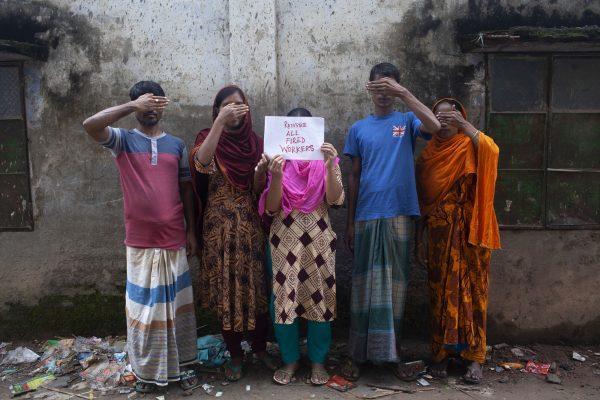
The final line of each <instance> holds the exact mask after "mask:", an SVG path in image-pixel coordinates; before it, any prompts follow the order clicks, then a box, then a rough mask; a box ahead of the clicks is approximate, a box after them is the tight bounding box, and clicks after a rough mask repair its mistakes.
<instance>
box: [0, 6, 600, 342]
mask: <svg viewBox="0 0 600 400" xmlns="http://www.w3.org/2000/svg"><path fill="white" fill-rule="evenodd" d="M520 3H521V2H516V1H492V0H490V1H477V0H470V1H466V0H448V1H436V2H433V1H410V0H381V1H378V2H373V1H367V0H354V1H328V0H326V1H323V0H304V1H283V0H272V1H268V0H261V1H256V2H242V1H239V0H230V1H229V2H227V1H218V0H214V1H192V0H180V1H170V2H164V1H159V0H139V1H138V0H135V1H131V2H129V1H119V0H95V1H90V0H86V1H83V0H52V1H45V2H34V1H29V0H25V1H15V0H0V5H1V6H2V7H0V25H1V24H2V23H3V21H4V22H6V21H8V20H11V19H13V20H14V19H15V18H20V19H22V21H23V23H24V24H29V25H27V26H31V27H32V29H34V28H35V29H37V30H42V31H46V30H47V32H48V33H47V36H49V37H50V38H55V39H56V40H55V42H53V44H54V46H53V47H52V48H51V49H50V53H49V58H48V60H47V61H44V62H42V61H28V62H26V63H25V73H26V95H27V114H28V115H27V117H28V136H29V153H30V167H31V187H32V196H33V202H34V220H35V229H34V231H33V232H1V233H0V255H1V257H0V282H1V283H0V287H1V288H2V290H0V337H3V336H5V335H20V334H23V333H25V334H27V335H30V336H37V337H42V336H48V335H52V334H58V333H62V334H68V333H79V334H98V335H100V334H107V333H117V332H122V331H123V329H124V318H123V313H122V311H123V310H122V307H123V292H124V281H125V268H124V261H125V260H124V249H123V245H122V238H123V223H122V195H121V192H120V187H119V183H118V177H117V171H116V168H115V166H114V164H113V161H112V160H111V158H110V156H109V155H108V154H107V153H106V152H105V151H103V150H102V149H100V148H99V146H97V145H95V144H93V143H92V142H91V141H90V140H89V139H88V138H87V137H86V135H85V134H84V133H83V131H82V129H81V121H83V119H84V118H85V117H86V116H88V115H90V114H92V113H93V112H95V111H97V110H99V109H101V108H103V107H107V106H109V105H112V104H116V103H119V102H123V101H125V100H126V96H127V91H128V88H129V87H130V86H131V85H132V84H133V83H134V82H136V81H137V80H141V79H153V80H156V81H158V82H160V83H161V84H162V85H163V87H164V88H165V90H166V92H167V95H168V96H169V97H170V98H172V99H173V103H172V104H171V105H170V106H169V110H168V111H167V112H166V113H165V119H164V125H165V127H166V129H167V130H169V131H171V132H172V133H174V134H176V135H178V136H180V137H182V138H183V139H184V140H185V141H186V142H187V143H188V145H191V143H192V142H193V140H194V137H195V133H196V132H197V131H198V130H200V129H201V128H204V127H207V126H209V123H210V105H211V103H212V97H213V95H214V93H215V92H216V90H217V89H218V88H219V87H220V86H222V85H224V84H226V83H228V82H235V83H238V84H239V85H241V86H242V87H244V88H245V89H246V90H247V92H248V94H249V97H250V100H251V103H252V104H251V106H252V109H253V112H254V120H255V121H256V130H257V132H261V131H262V124H263V122H262V120H263V116H264V115H272V114H281V113H284V112H286V111H287V110H289V109H290V108H292V107H295V106H305V107H307V108H309V109H311V110H312V111H313V113H314V114H315V115H321V116H324V117H325V118H326V124H327V131H328V133H327V136H328V137H327V139H328V140H329V141H331V142H332V143H334V144H335V145H336V147H337V148H338V150H340V151H341V148H342V145H343V141H344V136H345V132H346V130H347V129H348V127H349V126H350V124H351V123H352V122H353V121H355V120H356V119H359V118H362V117H363V116H365V115H366V114H367V113H368V112H369V110H370V101H369V98H368V96H367V94H366V92H365V91H364V89H363V87H364V83H365V82H366V80H367V77H368V71H369V68H370V66H372V65H373V64H375V63H377V62H381V61H391V62H394V63H396V64H397V65H398V66H399V67H400V68H401V73H402V82H403V84H405V85H406V86H407V87H408V88H409V89H410V90H412V91H413V92H414V93H415V94H416V95H417V97H419V98H421V99H422V100H423V101H424V102H426V103H428V104H430V103H432V101H433V100H434V98H435V97H437V96H446V95H454V96H458V97H460V98H461V99H463V100H464V102H465V104H468V108H469V111H470V113H471V115H472V119H473V120H474V121H475V122H476V123H477V124H478V125H479V126H482V127H483V125H482V123H481V121H483V120H484V119H483V115H484V112H485V111H484V104H485V101H484V100H485V87H484V65H483V58H482V57H481V56H479V55H474V54H463V53H461V51H460V50H459V48H458V44H457V41H456V35H457V34H458V33H461V32H466V31H468V30H469V29H492V28H505V27H509V26H514V25H535V26H556V25H568V26H578V25H582V24H590V21H592V22H593V21H599V22H598V24H600V20H599V18H598V14H599V13H600V5H598V4H597V3H596V4H593V2H589V1H585V0H573V1H562V0H561V1H554V2H546V1H541V0H540V1H529V2H527V5H521V4H520ZM547 3H548V4H547ZM549 3H552V4H549ZM132 123H133V122H132V120H131V119H130V118H129V119H127V120H124V121H123V126H131V124H132ZM345 212H346V211H345V209H342V210H338V211H336V212H335V213H334V215H333V219H334V225H335V228H336V230H337V232H338V233H339V234H340V236H342V234H343V224H344V219H345ZM598 236H599V234H598V232H594V231H521V232H515V231H503V232H502V239H503V245H504V249H503V250H501V251H498V252H497V253H496V254H495V255H494V259H493V265H492V276H491V281H492V286H491V292H490V313H489V319H490V324H489V327H490V332H491V335H492V338H493V339H494V340H495V339H498V340H500V339H507V340H508V339H511V340H512V339H514V340H517V339H518V340H536V341H541V342H543V341H547V342H550V341H557V340H562V339H565V340H569V341H598V338H600V309H599V308H598V306H597V304H598V303H599V302H600V294H599V293H598V291H595V290H593V289H594V288H597V287H599V285H600V275H599V274H598V273H597V269H598V267H599V266H600V245H599V240H598V238H599V237H598ZM350 262H351V258H350V256H349V254H348V253H347V252H345V250H343V249H340V251H339V254H338V270H337V272H338V278H339V306H340V320H339V322H338V323H337V328H338V331H339V332H340V333H342V334H343V333H344V332H345V331H346V326H347V311H348V310H347V307H346V305H347V304H348V301H347V299H348V295H349V275H350ZM412 276H413V283H412V285H411V288H410V293H409V299H408V307H407V330H406V332H407V333H408V334H411V335H420V334H423V333H425V332H427V326H428V321H427V315H426V313H424V312H423V310H426V309H427V302H428V294H427V291H426V285H425V284H426V282H425V274H424V271H422V270H420V269H418V268H417V267H415V268H414V269H413V273H412Z"/></svg>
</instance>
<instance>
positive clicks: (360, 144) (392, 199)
mask: <svg viewBox="0 0 600 400" xmlns="http://www.w3.org/2000/svg"><path fill="white" fill-rule="evenodd" d="M420 126H421V121H419V119H418V118H417V117H416V116H415V114H414V113H412V112H408V113H401V112H398V111H394V112H392V113H390V114H388V115H385V116H381V117H379V116H375V115H369V116H368V117H367V118H365V119H361V120H360V121H357V122H356V123H354V125H352V127H351V128H350V131H349V132H348V137H347V138H346V145H345V146H344V154H346V155H348V156H350V157H360V158H361V164H362V171H361V174H360V186H359V189H358V200H357V204H356V215H355V219H356V221H366V220H371V219H378V218H391V217H396V216H399V215H417V216H418V215H420V214H419V200H418V198H417V186H416V182H415V164H414V150H415V141H416V138H417V136H421V137H423V138H424V139H426V140H429V139H431V135H429V134H427V133H422V132H421V130H420Z"/></svg>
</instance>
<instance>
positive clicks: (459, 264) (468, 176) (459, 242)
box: [416, 132, 500, 363]
mask: <svg viewBox="0 0 600 400" xmlns="http://www.w3.org/2000/svg"><path fill="white" fill-rule="evenodd" d="M497 165H498V146H496V144H495V143H494V141H493V140H492V139H491V138H490V137H488V136H486V135H485V134H483V133H481V132H480V133H479V143H478V146H477V148H475V146H474V145H473V143H472V141H471V139H470V138H469V137H467V136H466V135H464V134H462V133H459V134H457V135H454V136H453V137H451V138H448V139H442V138H440V137H438V136H434V138H433V139H432V140H431V141H430V143H429V144H428V146H427V147H426V148H425V150H424V151H423V153H422V154H421V156H420V157H419V158H418V159H417V169H416V174H417V187H418V190H419V201H420V205H421V214H422V215H423V217H424V218H426V220H427V228H428V229H427V232H428V238H427V239H428V240H427V242H428V261H429V267H428V268H429V271H428V272H429V288H430V294H431V296H430V297H431V313H432V351H433V359H434V362H440V361H442V360H443V359H445V358H446V357H447V356H448V355H449V354H452V353H455V354H456V353H459V354H460V355H461V357H462V358H463V359H466V360H470V361H477V362H479V363H483V362H484V361H485V353H486V312H487V297H488V296H487V293H488V275H489V264H490V256H491V249H498V248H500V239H499V231H498V223H497V222H496V214H495V212H494V207H493V205H494V188H495V183H496V174H497Z"/></svg>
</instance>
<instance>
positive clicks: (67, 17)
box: [0, 0, 108, 120]
mask: <svg viewBox="0 0 600 400" xmlns="http://www.w3.org/2000/svg"><path fill="white" fill-rule="evenodd" d="M4 3H5V6H3V7H2V11H0V40H7V41H11V42H18V43H21V44H23V46H22V47H23V48H26V47H28V46H34V48H36V49H45V54H43V55H41V56H40V57H35V55H33V57H32V58H34V59H38V60H41V61H45V60H46V59H47V58H49V57H52V53H53V51H56V50H57V49H58V48H59V46H71V47H72V50H73V57H72V58H70V59H68V65H67V66H66V68H67V69H68V70H67V71H49V72H48V73H49V74H63V73H64V74H66V76H67V77H68V84H66V85H59V86H60V87H58V88H55V87H53V86H52V85H47V84H46V83H47V77H44V78H43V81H42V83H43V89H44V92H43V95H44V96H46V98H47V99H48V100H50V102H51V103H53V107H51V108H52V113H54V114H58V116H59V117H67V115H66V113H68V112H70V111H71V110H72V108H73V107H82V106H83V105H82V102H85V98H82V97H81V96H80V95H81V94H84V93H85V94H86V96H87V97H88V98H91V97H92V96H90V95H89V94H90V92H91V91H92V90H91V89H90V88H89V84H90V79H91V77H92V75H93V74H94V73H96V72H99V71H100V65H101V61H105V60H106V58H107V56H108V54H107V52H106V51H103V49H102V45H101V37H102V34H101V31H100V30H99V29H98V28H96V27H94V26H93V25H91V24H90V22H89V20H88V19H87V18H86V17H85V16H83V15H76V14H74V13H72V12H70V11H68V10H66V9H63V8H60V7H57V6H54V5H52V4H49V3H47V2H41V1H20V0H8V1H5V2H4ZM75 54H78V55H79V54H81V55H82V56H79V58H78V57H76V56H75ZM25 55H28V56H30V57H31V56H32V54H25ZM65 88H66V90H65ZM57 119H58V120H60V119H62V118H57Z"/></svg>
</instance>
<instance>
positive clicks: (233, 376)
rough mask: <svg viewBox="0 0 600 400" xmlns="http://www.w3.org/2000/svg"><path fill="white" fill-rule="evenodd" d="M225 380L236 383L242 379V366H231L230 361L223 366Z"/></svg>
mask: <svg viewBox="0 0 600 400" xmlns="http://www.w3.org/2000/svg"><path fill="white" fill-rule="evenodd" d="M223 369H224V371H223V372H224V373H225V379H227V380H228V381H229V382H237V381H239V380H240V379H242V365H241V364H240V365H233V364H232V363H231V361H229V362H227V363H226V364H225V365H223Z"/></svg>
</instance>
